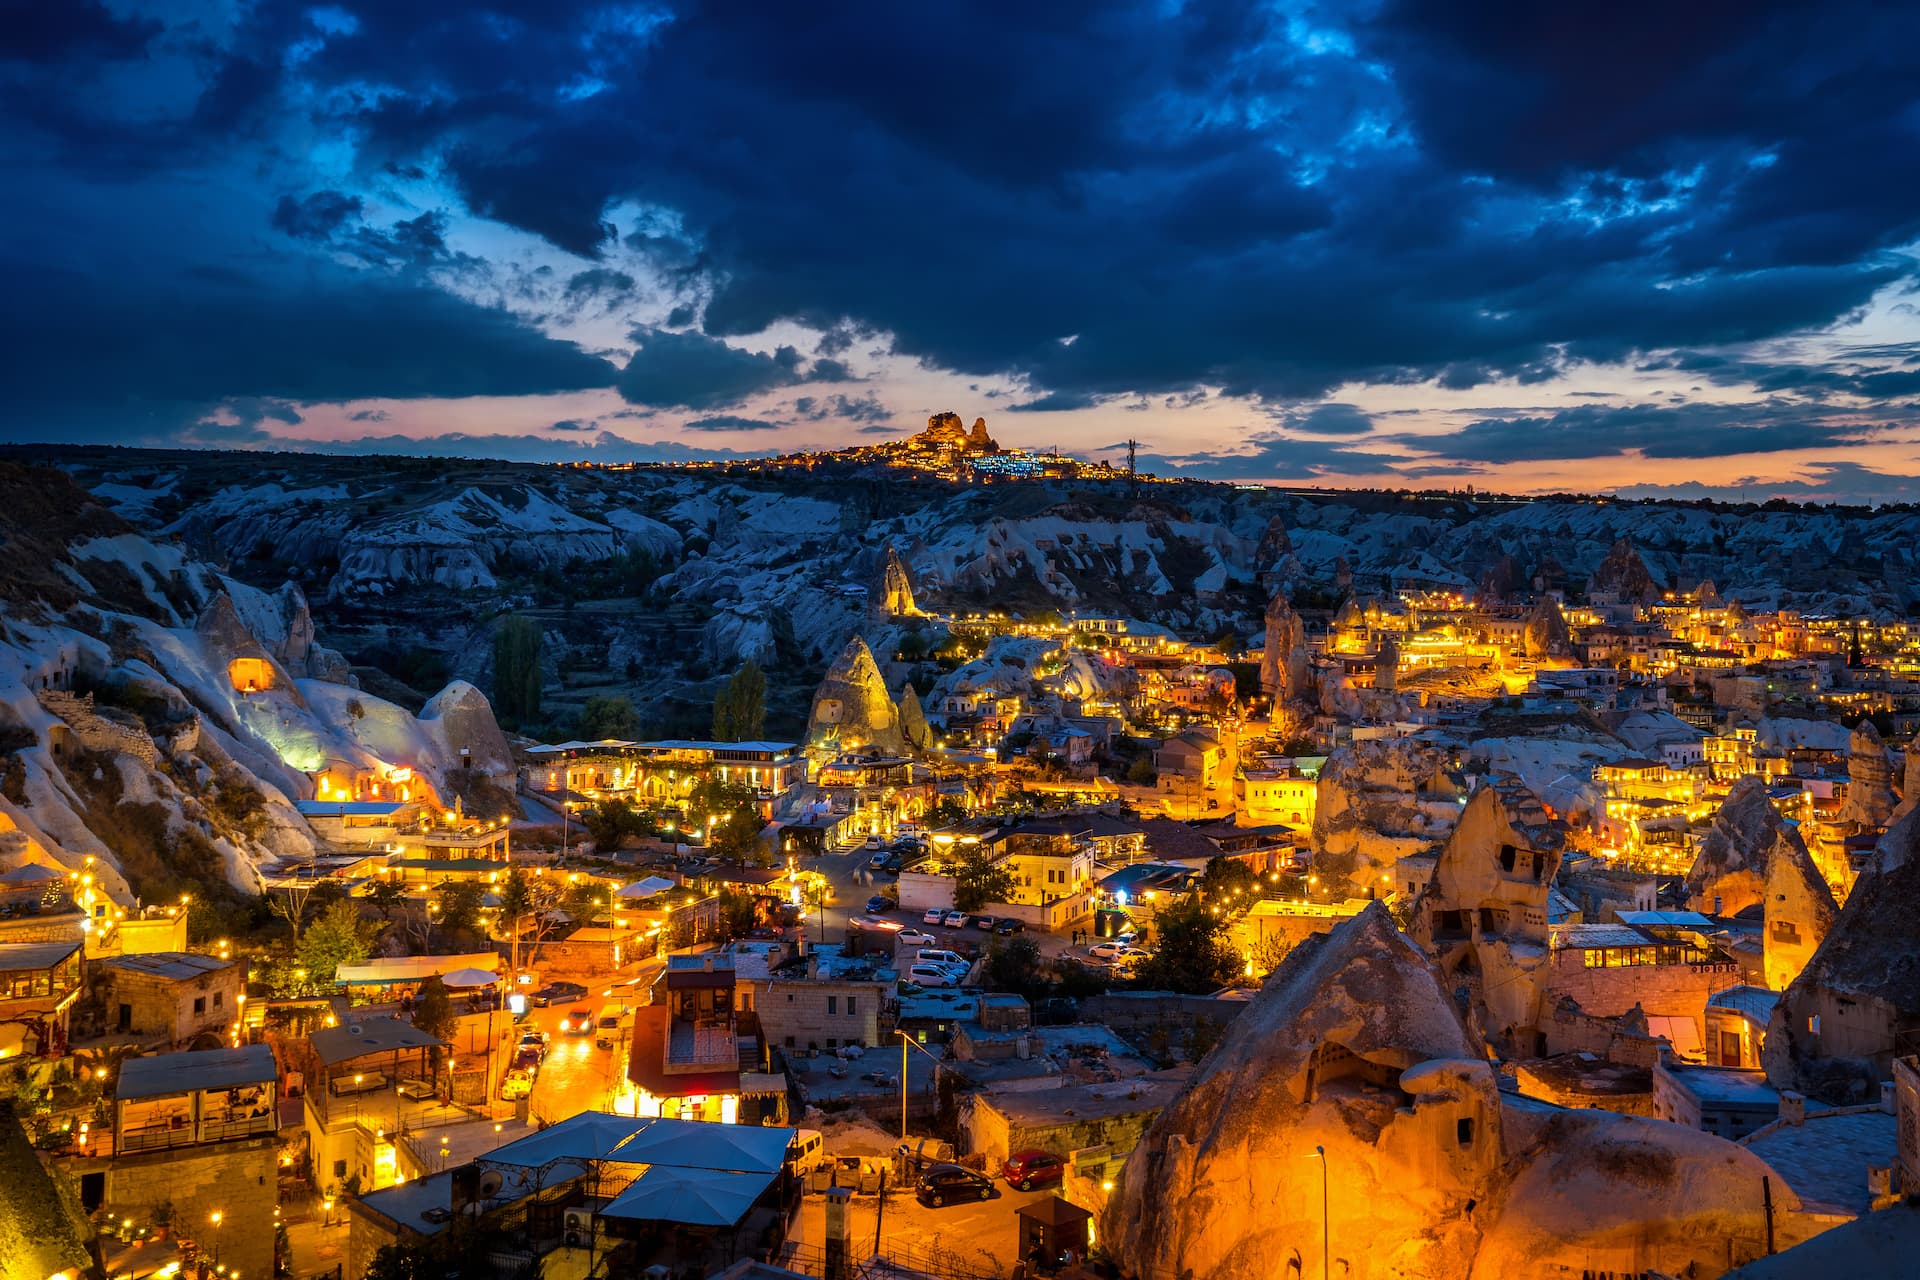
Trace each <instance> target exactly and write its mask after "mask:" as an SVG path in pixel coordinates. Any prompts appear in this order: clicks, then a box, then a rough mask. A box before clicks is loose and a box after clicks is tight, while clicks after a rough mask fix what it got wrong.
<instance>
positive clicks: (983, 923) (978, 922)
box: [967, 916, 999, 933]
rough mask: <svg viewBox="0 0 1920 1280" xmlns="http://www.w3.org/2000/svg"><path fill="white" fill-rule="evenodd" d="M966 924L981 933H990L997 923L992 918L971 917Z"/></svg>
mask: <svg viewBox="0 0 1920 1280" xmlns="http://www.w3.org/2000/svg"><path fill="white" fill-rule="evenodd" d="M967 923H968V924H970V925H972V926H973V927H974V928H976V929H978V930H980V931H981V932H982V933H992V932H993V926H994V925H995V924H997V923H999V922H998V921H996V920H995V919H994V918H993V917H992V916H972V917H970V918H969V919H968V921H967Z"/></svg>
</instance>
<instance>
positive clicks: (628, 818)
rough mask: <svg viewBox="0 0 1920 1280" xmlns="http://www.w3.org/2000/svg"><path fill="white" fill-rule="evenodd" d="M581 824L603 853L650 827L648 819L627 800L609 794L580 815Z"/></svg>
mask: <svg viewBox="0 0 1920 1280" xmlns="http://www.w3.org/2000/svg"><path fill="white" fill-rule="evenodd" d="M580 825H581V826H583V827H585V828H586V829H587V835H588V836H590V837H591V838H592V839H593V847H594V848H595V849H598V850H599V851H600V852H601V853H612V852H613V851H614V850H615V849H618V848H619V847H620V844H621V842H622V841H623V840H625V839H626V838H627V837H628V836H631V835H639V834H641V833H642V832H644V831H646V830H647V829H648V824H647V822H646V819H644V818H643V817H641V815H640V813H639V811H638V810H636V809H635V808H634V807H633V806H632V805H630V804H628V803H627V802H626V801H625V800H621V799H618V798H616V797H613V796H609V797H608V798H607V799H605V800H602V801H600V802H599V803H598V804H596V805H594V806H593V807H592V808H591V809H588V810H586V811H585V812H583V813H582V814H581V815H580Z"/></svg>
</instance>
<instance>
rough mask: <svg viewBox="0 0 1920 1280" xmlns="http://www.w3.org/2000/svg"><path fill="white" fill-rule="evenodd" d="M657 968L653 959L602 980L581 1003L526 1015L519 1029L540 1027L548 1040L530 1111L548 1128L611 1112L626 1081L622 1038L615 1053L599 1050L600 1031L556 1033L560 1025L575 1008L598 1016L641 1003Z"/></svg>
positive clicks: (565, 1002)
mask: <svg viewBox="0 0 1920 1280" xmlns="http://www.w3.org/2000/svg"><path fill="white" fill-rule="evenodd" d="M661 967H662V963H661V961H659V960H657V959H650V960H646V961H643V962H642V963H640V964H639V965H637V966H634V967H633V968H630V969H625V970H622V971H621V972H620V973H619V974H618V975H616V976H615V977H614V978H613V979H611V980H605V981H603V982H602V983H601V984H600V985H599V986H597V987H596V988H595V989H594V990H593V991H592V992H591V993H589V994H588V995H586V996H584V997H582V998H581V999H578V1000H568V1001H563V1002H561V1003H560V1004H556V1005H554V1006H553V1007H551V1008H548V1009H534V1010H531V1011H529V1013H528V1014H527V1018H526V1020H525V1021H524V1022H522V1023H521V1027H522V1029H523V1030H524V1029H525V1028H527V1027H538V1028H539V1029H540V1030H542V1031H544V1032H546V1033H547V1036H548V1039H547V1060H546V1062H545V1063H543V1064H542V1065H541V1067H540V1074H539V1075H538V1076H537V1077H535V1079H534V1083H533V1110H534V1111H535V1112H536V1113H537V1114H538V1115H540V1116H542V1117H544V1118H545V1119H546V1120H547V1121H548V1123H553V1122H556V1121H560V1120H565V1119H566V1118H567V1117H569V1116H573V1115H578V1114H579V1113H580V1112H582V1111H604V1110H610V1109H611V1108H612V1106H613V1101H614V1099H615V1098H616V1097H618V1096H619V1094H620V1090H621V1086H622V1085H623V1084H624V1082H625V1081H626V1077H627V1039H626V1037H625V1035H624V1034H623V1035H622V1036H621V1037H620V1039H619V1040H618V1042H617V1043H616V1044H615V1045H614V1047H613V1048H611V1049H602V1048H600V1047H599V1046H598V1044H597V1043H596V1042H597V1041H598V1039H599V1034H598V1032H595V1033H593V1034H589V1035H567V1034H564V1033H563V1032H562V1031H561V1030H560V1022H561V1020H562V1019H564V1018H565V1017H566V1016H567V1015H568V1013H570V1012H571V1011H572V1010H574V1009H576V1008H580V1009H590V1010H592V1011H593V1013H594V1015H595V1016H596V1017H597V1016H598V1015H599V1013H600V1010H601V1009H602V1008H604V1007H606V1006H607V1005H609V1004H620V1003H627V1002H630V1003H634V1004H643V1003H645V1001H646V998H647V991H648V988H649V987H650V986H651V985H652V982H653V979H654V978H655V977H657V976H658V974H659V972H660V969H661ZM635 979H637V981H635ZM616 984H618V985H616ZM608 993H611V994H608Z"/></svg>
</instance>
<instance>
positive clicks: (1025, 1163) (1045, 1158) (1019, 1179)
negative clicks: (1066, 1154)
mask: <svg viewBox="0 0 1920 1280" xmlns="http://www.w3.org/2000/svg"><path fill="white" fill-rule="evenodd" d="M1066 1175H1067V1162H1066V1161H1064V1160H1062V1159H1061V1158H1060V1157H1059V1156H1056V1155H1050V1154H1048V1153H1047V1152H1045V1151H1017V1152H1015V1153H1014V1154H1013V1155H1010V1156H1008V1157H1007V1162H1006V1163H1005V1164H1004V1165H1001V1166H1000V1176H1001V1177H1003V1178H1005V1179H1006V1180H1007V1185H1008V1186H1010V1187H1018V1188H1020V1189H1021V1190H1022V1191H1031V1190H1033V1189H1034V1188H1035V1187H1044V1186H1046V1185H1047V1184H1048V1183H1050V1182H1058V1181H1060V1180H1061V1179H1062V1178H1064V1177H1066Z"/></svg>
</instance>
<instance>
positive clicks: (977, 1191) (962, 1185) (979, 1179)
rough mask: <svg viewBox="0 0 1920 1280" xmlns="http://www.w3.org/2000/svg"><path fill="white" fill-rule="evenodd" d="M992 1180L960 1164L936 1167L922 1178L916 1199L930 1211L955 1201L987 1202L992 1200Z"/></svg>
mask: <svg viewBox="0 0 1920 1280" xmlns="http://www.w3.org/2000/svg"><path fill="white" fill-rule="evenodd" d="M993 1194H994V1192H993V1179H991V1178H989V1177H987V1176H986V1175H985V1174H982V1173H975V1172H974V1171H973V1170H971V1169H962V1168H961V1167H960V1166H959V1165H957V1164H936V1165H934V1166H933V1167H932V1168H931V1169H928V1170H927V1171H926V1172H925V1173H923V1174H921V1175H920V1182H919V1184H918V1185H917V1186H916V1187H915V1188H914V1195H915V1196H916V1197H917V1198H918V1199H919V1201H920V1203H921V1204H924V1205H926V1206H927V1207H928V1208H930V1209H938V1208H939V1207H940V1206H941V1205H947V1204H952V1203H953V1202H954V1201H956V1200H988V1199H991V1198H992V1197H993Z"/></svg>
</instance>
